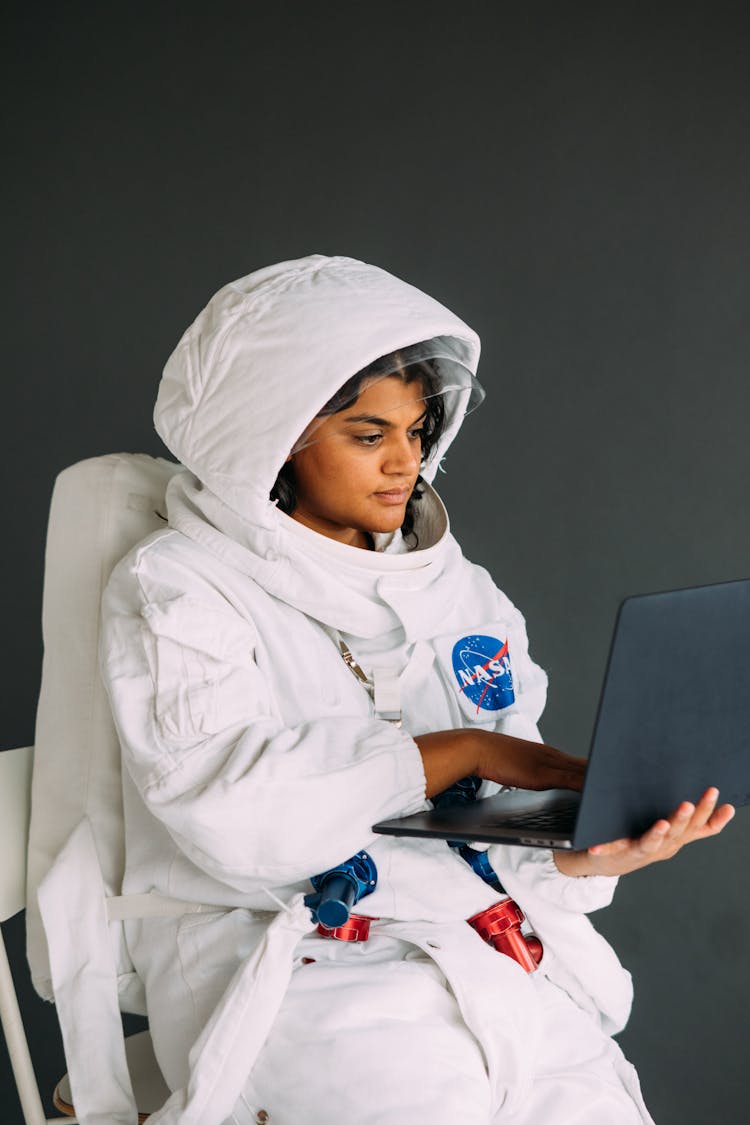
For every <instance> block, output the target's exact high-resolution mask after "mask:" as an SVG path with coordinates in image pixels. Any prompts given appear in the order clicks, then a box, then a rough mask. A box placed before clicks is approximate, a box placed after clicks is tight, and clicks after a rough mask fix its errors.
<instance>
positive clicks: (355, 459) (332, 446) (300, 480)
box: [290, 375, 425, 547]
mask: <svg viewBox="0 0 750 1125" xmlns="http://www.w3.org/2000/svg"><path fill="white" fill-rule="evenodd" d="M422 393H423V390H422V385H421V383H420V381H419V380H417V379H415V380H414V382H412V383H404V381H403V380H402V379H400V378H399V377H398V376H397V375H392V376H386V377H385V378H377V379H373V380H371V381H369V382H368V381H367V380H366V381H365V382H364V384H363V386H362V390H361V392H360V394H359V397H358V398H357V400H356V402H354V403H352V405H351V406H348V407H347V408H346V409H345V410H341V411H339V412H338V413H336V414H331V415H330V416H329V417H327V418H325V419H324V420H323V421H322V422H321V423H320V424H319V425H318V427H317V428H316V429H315V431H314V434H313V440H312V443H311V444H310V445H308V446H307V447H306V448H304V449H301V450H299V452H297V453H295V454H293V455H292V457H291V458H290V460H291V462H292V465H293V466H294V476H295V482H296V489H297V505H296V507H295V509H294V511H293V512H292V513H291V515H292V519H295V520H298V521H299V523H303V524H305V525H306V526H307V527H311V528H312V529H313V530H314V531H317V532H319V533H320V534H321V535H326V536H327V537H328V538H329V539H336V540H338V541H339V542H340V543H347V544H349V545H351V546H355V547H368V546H369V540H368V536H367V532H373V531H381V532H385V531H395V530H396V529H397V528H399V527H401V524H402V523H403V522H404V513H405V511H406V504H407V501H408V500H409V497H410V496H411V493H412V489H413V488H414V485H415V483H416V480H417V476H418V475H419V468H420V464H421V460H422V436H421V433H422V426H423V424H424V416H425V401H424V399H423V398H422Z"/></svg>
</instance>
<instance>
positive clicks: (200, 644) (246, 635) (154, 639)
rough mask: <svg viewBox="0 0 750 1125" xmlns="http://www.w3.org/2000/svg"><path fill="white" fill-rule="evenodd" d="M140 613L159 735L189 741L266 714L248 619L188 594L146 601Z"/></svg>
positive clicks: (185, 742)
mask: <svg viewBox="0 0 750 1125" xmlns="http://www.w3.org/2000/svg"><path fill="white" fill-rule="evenodd" d="M143 618H144V621H145V623H146V626H147V642H146V651H147V655H148V659H149V663H150V665H151V673H152V678H153V682H154V711H155V718H156V723H157V726H158V729H159V732H160V734H161V735H162V737H163V738H164V739H165V741H167V742H168V743H173V744H174V743H177V744H179V745H181V746H186V745H191V744H193V743H195V742H197V741H200V740H201V739H202V738H204V737H206V736H207V735H211V734H216V733H218V732H219V731H222V730H225V729H227V728H229V727H233V726H237V725H240V724H243V723H246V722H247V721H249V720H250V719H252V718H254V717H256V716H258V715H263V714H268V705H267V702H266V700H265V695H264V690H263V686H262V684H261V682H260V678H259V675H258V670H257V668H256V666H255V661H254V655H253V653H254V642H255V631H254V629H253V628H252V626H251V625H250V623H249V622H247V621H244V620H243V619H241V618H240V617H238V616H237V615H234V614H230V613H227V612H225V611H217V610H215V609H214V608H213V607H208V606H205V605H203V604H202V603H200V602H196V601H195V599H191V598H187V597H180V598H175V599H173V600H171V601H167V602H162V603H151V604H149V605H147V606H146V607H145V608H144V610H143Z"/></svg>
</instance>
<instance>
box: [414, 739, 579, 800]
mask: <svg viewBox="0 0 750 1125" xmlns="http://www.w3.org/2000/svg"><path fill="white" fill-rule="evenodd" d="M414 741H415V742H416V743H417V746H418V747H419V749H420V752H421V754H422V764H423V766H424V772H425V778H426V779H427V787H426V796H427V797H434V796H435V795H436V794H437V793H441V792H442V791H443V790H444V789H447V788H448V786H449V785H453V784H454V782H456V781H458V780H459V779H460V778H462V777H467V776H468V775H469V774H476V775H477V776H478V777H481V778H484V779H486V780H487V781H495V782H497V783H498V784H499V785H512V786H514V787H516V788H519V789H576V790H580V789H581V787H582V785H583V777H584V774H585V772H586V759H585V758H574V757H573V756H572V755H570V754H565V753H563V752H562V751H561V750H555V749H554V747H552V746H546V745H545V744H544V743H543V742H529V741H527V740H526V739H524V738H513V737H512V736H511V735H508V734H496V733H495V732H494V731H486V730H471V729H469V730H447V731H438V732H436V733H434V734H423V735H419V736H418V737H417V738H415V740H414Z"/></svg>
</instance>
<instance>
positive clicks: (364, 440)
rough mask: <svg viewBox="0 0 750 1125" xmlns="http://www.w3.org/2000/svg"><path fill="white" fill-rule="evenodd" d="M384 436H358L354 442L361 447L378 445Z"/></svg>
mask: <svg viewBox="0 0 750 1125" xmlns="http://www.w3.org/2000/svg"><path fill="white" fill-rule="evenodd" d="M382 436H383V435H382V434H356V435H355V439H354V440H355V441H358V442H360V444H361V445H377V443H378V442H379V441H380V439H381V437H382Z"/></svg>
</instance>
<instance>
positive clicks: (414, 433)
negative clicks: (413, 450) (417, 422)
mask: <svg viewBox="0 0 750 1125" xmlns="http://www.w3.org/2000/svg"><path fill="white" fill-rule="evenodd" d="M423 435H424V429H423V427H422V426H419V427H418V428H417V429H416V430H409V437H410V438H412V440H415V441H416V440H418V441H421V440H422V437H423Z"/></svg>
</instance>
